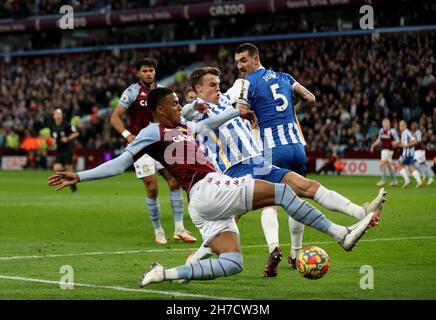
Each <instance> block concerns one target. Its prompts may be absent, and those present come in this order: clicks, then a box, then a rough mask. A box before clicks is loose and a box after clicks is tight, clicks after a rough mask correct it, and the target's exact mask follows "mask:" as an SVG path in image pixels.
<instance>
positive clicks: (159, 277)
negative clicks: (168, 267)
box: [139, 263, 165, 288]
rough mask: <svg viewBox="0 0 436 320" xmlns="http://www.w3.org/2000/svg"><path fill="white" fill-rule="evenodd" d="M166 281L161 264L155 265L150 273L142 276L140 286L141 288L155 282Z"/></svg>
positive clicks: (151, 267)
mask: <svg viewBox="0 0 436 320" xmlns="http://www.w3.org/2000/svg"><path fill="white" fill-rule="evenodd" d="M164 280H165V269H164V267H163V266H162V265H160V264H159V263H153V264H152V265H151V266H150V270H149V271H148V272H144V273H143V274H142V277H141V280H140V281H139V286H140V287H141V288H143V287H145V286H146V285H148V284H150V283H153V282H162V281H164Z"/></svg>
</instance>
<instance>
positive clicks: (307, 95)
mask: <svg viewBox="0 0 436 320" xmlns="http://www.w3.org/2000/svg"><path fill="white" fill-rule="evenodd" d="M294 92H295V93H296V94H297V95H299V96H300V97H301V100H300V102H298V103H297V104H296V105H295V112H296V113H299V112H303V111H305V110H307V109H308V108H313V107H314V106H315V104H316V98H315V95H314V94H313V93H312V92H310V91H309V90H307V89H306V88H305V87H303V86H302V85H301V84H299V83H298V82H296V83H295V84H294Z"/></svg>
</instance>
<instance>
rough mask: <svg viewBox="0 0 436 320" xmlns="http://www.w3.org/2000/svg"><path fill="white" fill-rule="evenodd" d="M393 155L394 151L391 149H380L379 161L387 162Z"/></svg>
mask: <svg viewBox="0 0 436 320" xmlns="http://www.w3.org/2000/svg"><path fill="white" fill-rule="evenodd" d="M393 155H394V152H393V151H392V150H389V149H383V150H382V151H381V161H387V162H389V163H391V162H392V156H393Z"/></svg>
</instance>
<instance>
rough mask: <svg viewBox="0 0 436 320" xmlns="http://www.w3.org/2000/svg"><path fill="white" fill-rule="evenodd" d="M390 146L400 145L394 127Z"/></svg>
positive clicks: (396, 146)
mask: <svg viewBox="0 0 436 320" xmlns="http://www.w3.org/2000/svg"><path fill="white" fill-rule="evenodd" d="M392 140H393V141H392V146H393V147H394V148H398V147H401V142H400V137H399V136H398V132H397V130H395V129H392Z"/></svg>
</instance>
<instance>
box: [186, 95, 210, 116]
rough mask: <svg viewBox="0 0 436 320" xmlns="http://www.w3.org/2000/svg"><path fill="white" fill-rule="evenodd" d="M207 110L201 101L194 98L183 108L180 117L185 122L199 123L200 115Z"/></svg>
mask: <svg viewBox="0 0 436 320" xmlns="http://www.w3.org/2000/svg"><path fill="white" fill-rule="evenodd" d="M207 110H208V108H207V106H206V104H205V103H204V101H202V100H201V99H198V98H196V99H195V100H194V101H192V102H191V103H187V104H185V105H184V106H183V108H182V111H181V115H182V117H183V118H185V119H186V120H187V121H199V120H201V115H202V114H203V113H204V112H206V111H207Z"/></svg>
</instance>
